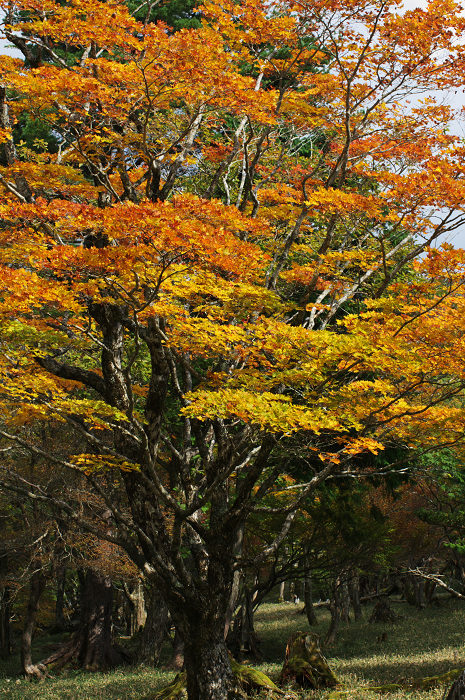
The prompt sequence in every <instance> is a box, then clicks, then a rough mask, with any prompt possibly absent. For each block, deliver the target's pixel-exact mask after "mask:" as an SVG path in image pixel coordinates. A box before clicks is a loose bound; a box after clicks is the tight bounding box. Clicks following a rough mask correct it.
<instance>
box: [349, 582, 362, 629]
mask: <svg viewBox="0 0 465 700" xmlns="http://www.w3.org/2000/svg"><path fill="white" fill-rule="evenodd" d="M349 596H350V602H351V603H352V610H353V611H354V620H361V618H362V617H363V612H362V606H361V604H360V578H359V575H358V574H356V573H353V574H352V576H351V578H350V580H349Z"/></svg>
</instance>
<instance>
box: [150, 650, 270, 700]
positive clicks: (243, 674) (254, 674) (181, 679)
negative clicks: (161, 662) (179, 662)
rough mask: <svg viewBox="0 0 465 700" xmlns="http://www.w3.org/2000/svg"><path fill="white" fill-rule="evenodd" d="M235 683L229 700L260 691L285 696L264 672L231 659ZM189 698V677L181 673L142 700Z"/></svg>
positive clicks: (231, 687)
mask: <svg viewBox="0 0 465 700" xmlns="http://www.w3.org/2000/svg"><path fill="white" fill-rule="evenodd" d="M230 665H231V671H232V675H233V683H232V684H231V686H230V688H229V693H228V698H229V700H233V699H234V700H239V699H240V698H246V696H247V693H250V692H256V691H259V690H268V691H273V692H275V693H278V694H279V695H283V691H282V690H280V689H279V688H278V686H277V685H276V684H275V683H273V681H272V680H271V679H270V678H268V676H266V675H265V674H264V673H262V671H259V670H258V669H256V668H253V667H251V666H244V665H243V664H239V663H237V661H235V660H234V659H232V658H230ZM186 696H187V675H186V673H179V674H178V675H177V676H176V677H175V678H174V679H173V680H172V681H171V683H170V684H169V685H167V686H166V687H165V688H163V689H162V690H159V691H157V692H155V693H151V694H150V695H146V696H144V697H143V698H141V700H179V699H180V698H185V697H186Z"/></svg>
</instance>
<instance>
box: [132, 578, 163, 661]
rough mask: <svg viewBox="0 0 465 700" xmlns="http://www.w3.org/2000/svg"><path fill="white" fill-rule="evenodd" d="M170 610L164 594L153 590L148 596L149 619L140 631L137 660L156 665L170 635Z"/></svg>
mask: <svg viewBox="0 0 465 700" xmlns="http://www.w3.org/2000/svg"><path fill="white" fill-rule="evenodd" d="M168 620H169V612H168V606H167V605H166V603H165V601H164V599H163V596H162V595H160V593H159V592H158V591H157V590H152V591H151V593H150V594H149V596H148V607H147V619H146V620H145V625H144V627H143V629H142V630H141V632H140V636H139V642H138V645H137V654H136V656H137V662H138V663H140V664H148V665H155V664H156V663H157V662H158V659H159V657H160V652H161V648H162V645H163V641H164V640H165V639H166V637H167V636H168V632H169V629H168Z"/></svg>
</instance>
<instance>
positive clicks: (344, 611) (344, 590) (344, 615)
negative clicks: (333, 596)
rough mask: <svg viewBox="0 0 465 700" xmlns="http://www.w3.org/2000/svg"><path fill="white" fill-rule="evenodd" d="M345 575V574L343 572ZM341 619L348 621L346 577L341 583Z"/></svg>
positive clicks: (348, 598) (348, 601)
mask: <svg viewBox="0 0 465 700" xmlns="http://www.w3.org/2000/svg"><path fill="white" fill-rule="evenodd" d="M344 576H345V574H344ZM340 588H341V620H342V621H343V622H350V594H349V586H348V583H347V579H346V578H344V580H343V581H342V583H341V586H340Z"/></svg>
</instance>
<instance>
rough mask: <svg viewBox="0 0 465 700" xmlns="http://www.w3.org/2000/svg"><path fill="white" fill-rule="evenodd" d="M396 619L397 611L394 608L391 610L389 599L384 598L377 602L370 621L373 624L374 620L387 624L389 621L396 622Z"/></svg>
mask: <svg viewBox="0 0 465 700" xmlns="http://www.w3.org/2000/svg"><path fill="white" fill-rule="evenodd" d="M396 620H397V615H396V613H395V612H394V610H391V608H390V606H389V603H388V602H387V600H384V599H382V600H379V601H378V602H377V603H376V605H375V607H374V608H373V612H372V613H371V615H370V619H369V620H368V622H369V624H370V625H371V624H373V622H382V623H384V624H385V623H387V622H395V621H396Z"/></svg>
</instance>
